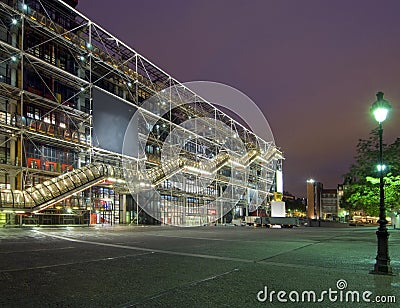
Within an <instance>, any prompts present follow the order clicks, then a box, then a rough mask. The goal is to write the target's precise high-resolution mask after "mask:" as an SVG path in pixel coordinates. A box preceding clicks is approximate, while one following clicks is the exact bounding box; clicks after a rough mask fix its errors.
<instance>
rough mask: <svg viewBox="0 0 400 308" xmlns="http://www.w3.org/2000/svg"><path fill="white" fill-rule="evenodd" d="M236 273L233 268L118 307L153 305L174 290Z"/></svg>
mask: <svg viewBox="0 0 400 308" xmlns="http://www.w3.org/2000/svg"><path fill="white" fill-rule="evenodd" d="M238 271H239V269H238V268H234V269H233V270H230V271H227V272H224V273H221V274H216V275H213V276H210V277H206V278H203V279H200V280H197V281H192V282H189V283H187V284H183V285H180V286H176V287H173V288H169V289H164V290H162V291H160V292H158V293H156V294H154V295H151V296H148V297H147V298H144V299H142V300H141V301H140V302H134V303H133V302H128V303H125V304H122V305H121V306H120V307H136V306H137V305H143V304H146V303H149V302H153V303H154V301H155V300H157V299H158V298H160V297H162V296H164V295H166V294H168V293H171V292H173V291H175V290H178V289H184V288H188V287H193V286H196V285H198V284H201V283H203V282H207V281H211V280H215V279H218V278H220V277H223V276H227V275H229V274H232V273H234V272H238Z"/></svg>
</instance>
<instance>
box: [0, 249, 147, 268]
mask: <svg viewBox="0 0 400 308" xmlns="http://www.w3.org/2000/svg"><path fill="white" fill-rule="evenodd" d="M148 254H151V253H150V252H148V253H141V254H134V255H132V254H130V255H123V256H117V257H105V258H100V259H90V260H85V261H79V262H67V263H58V264H50V265H42V266H35V267H25V268H11V269H4V270H0V273H9V272H19V271H26V270H36V269H45V268H52V267H59V266H68V265H75V264H84V263H91V262H99V261H109V260H115V259H123V258H129V257H138V256H144V255H148Z"/></svg>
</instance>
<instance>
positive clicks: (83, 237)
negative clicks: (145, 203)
mask: <svg viewBox="0 0 400 308" xmlns="http://www.w3.org/2000/svg"><path fill="white" fill-rule="evenodd" d="M375 230H376V228H371V227H357V228H340V229H339V228H336V229H334V228H306V227H302V228H295V229H266V228H253V227H233V226H215V227H201V228H172V227H164V226H161V227H160V226H144V227H141V226H135V227H132V226H117V227H107V226H98V227H90V228H89V227H73V228H72V227H66V228H2V229H0V288H1V296H0V306H1V307H268V306H274V307H275V306H279V307H310V306H312V307H378V306H379V307H398V305H399V304H398V303H385V304H381V303H379V304H378V303H377V302H378V301H385V302H389V301H392V302H393V301H394V300H396V301H397V302H398V301H400V275H399V274H400V237H399V236H400V233H399V231H398V230H390V233H391V235H390V256H391V259H392V262H391V264H392V266H393V271H394V273H396V275H394V276H379V275H372V274H369V271H370V270H371V269H372V268H373V264H374V261H375V260H374V258H375V256H376V235H375ZM314 294H315V298H313V296H314ZM314 301H315V302H314Z"/></svg>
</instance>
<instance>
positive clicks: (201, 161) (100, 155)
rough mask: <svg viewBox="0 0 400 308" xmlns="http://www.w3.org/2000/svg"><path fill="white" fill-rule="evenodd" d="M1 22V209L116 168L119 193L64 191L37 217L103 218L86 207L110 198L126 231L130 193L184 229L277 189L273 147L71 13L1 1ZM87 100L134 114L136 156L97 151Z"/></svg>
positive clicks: (107, 185) (101, 186)
mask: <svg viewBox="0 0 400 308" xmlns="http://www.w3.org/2000/svg"><path fill="white" fill-rule="evenodd" d="M0 16H1V21H0V183H1V185H2V188H3V190H2V191H1V197H0V202H1V204H0V209H3V211H4V210H6V211H7V210H8V211H16V210H18V211H22V212H23V211H24V210H26V209H28V208H29V209H31V210H32V209H33V208H35V206H37V204H36V203H35V202H33V199H32V196H31V194H30V192H32V191H38V194H39V195H40V196H44V197H43V198H45V199H46V200H47V199H48V197H46V195H47V194H48V191H45V190H46V188H44V187H43V185H42V183H43V182H44V181H49V179H51V178H54V177H58V176H60V174H62V173H65V172H74V171H72V170H74V169H80V168H82V167H83V166H85V165H89V164H92V163H102V164H106V165H110V166H114V167H115V168H119V169H118V170H121V168H122V167H124V168H125V170H126V174H125V178H124V177H121V176H120V178H119V180H120V181H119V182H118V183H119V185H116V184H115V181H111V182H110V181H107V180H106V179H103V181H102V182H98V181H97V182H95V183H93V186H90V187H86V186H85V187H82V191H81V189H79V188H80V187H76V183H75V184H74V183H72V184H66V185H70V186H71V187H70V188H71V189H69V190H68V191H71V195H67V196H63V198H62V200H63V201H59V200H56V201H57V202H56V203H51V202H47V203H46V206H40V207H39V209H40V210H43V209H46V207H48V209H47V210H51V209H54V208H56V207H57V208H59V207H60V206H61V207H63V208H65V207H72V205H74V206H75V207H76V208H80V209H82V208H91V209H93V210H95V209H96V208H97V209H102V210H104V208H101V207H102V205H100V208H99V206H97V207H96V205H95V203H96V200H101V199H102V198H104V199H107V200H108V199H109V197H112V199H113V211H117V212H118V215H115V216H114V217H118V216H119V218H118V221H119V222H127V220H129V218H128V219H127V218H126V217H127V216H126V212H129V206H128V209H127V206H126V204H125V202H126V197H123V195H124V194H126V193H127V192H128V191H129V192H130V193H131V194H132V195H133V196H136V201H137V202H138V203H139V204H138V205H139V206H140V207H142V208H144V209H145V210H146V211H149V212H152V214H153V216H154V217H155V218H156V219H157V220H158V221H161V222H163V223H172V224H178V225H181V224H184V225H190V224H198V223H207V222H211V221H214V220H215V219H217V218H219V217H222V215H223V214H224V213H226V211H228V209H231V208H232V207H234V206H235V205H239V206H243V207H246V206H247V208H248V206H249V204H250V205H251V206H254V207H257V206H260V205H263V204H265V202H266V201H267V196H269V195H270V194H271V193H272V192H273V191H275V172H276V170H281V161H282V159H283V157H282V153H281V152H280V151H279V150H278V149H277V147H276V146H275V144H274V142H273V141H271V140H267V141H266V140H262V139H261V138H259V137H258V136H256V135H255V134H254V133H252V132H251V131H249V130H248V129H246V128H245V127H244V126H242V125H241V124H239V123H238V122H237V121H235V120H234V119H232V118H231V117H229V116H228V115H227V114H225V113H224V112H222V111H221V110H219V109H218V108H216V107H215V106H214V105H212V104H210V103H209V102H207V101H205V100H204V99H202V98H201V97H200V96H198V95H197V94H196V93H194V92H193V91H191V90H190V89H188V88H187V87H185V86H184V85H182V84H181V83H179V82H178V81H177V80H175V79H174V78H172V77H171V76H170V75H168V74H167V73H165V72H164V71H163V70H161V69H159V68H158V67H157V66H155V65H154V64H152V63H151V62H150V61H148V60H147V59H146V58H144V57H143V56H141V55H139V54H138V53H137V52H136V51H134V50H133V49H132V48H130V47H129V46H127V45H126V44H125V43H123V42H122V41H120V40H119V39H118V38H116V37H115V36H113V35H111V34H110V33H108V32H107V31H106V30H104V29H102V28H101V27H100V26H98V25H97V24H95V23H94V22H92V21H91V20H89V19H88V18H86V17H85V16H84V15H82V14H81V13H79V12H78V11H76V10H75V9H73V8H72V7H70V6H68V5H66V4H65V3H63V2H62V1H49V0H23V1H19V0H1V1H0ZM95 91H100V92H103V93H106V94H107V95H109V96H110V97H113V98H114V99H117V100H119V101H121V102H123V103H125V104H127V105H130V106H132V107H134V108H136V109H137V110H138V111H137V113H138V118H139V120H138V121H139V122H138V145H137V147H138V148H139V150H138V152H137V154H135V155H130V153H125V152H124V153H116V152H112V151H109V150H106V149H104V148H102V147H101V146H99V144H98V143H97V138H96V136H95V135H94V131H93V110H95V109H96V101H95V100H94V92H95ZM191 120H192V121H191ZM193 121H194V122H193ZM188 123H189V124H188ZM221 123H222V125H221ZM194 128H195V132H193V131H194V130H193V129H194ZM235 140H237V141H238V142H239V143H240V144H241V145H242V146H236V145H235V142H236V141H235ZM228 141H229V142H228ZM228 143H229V146H228ZM166 144H168V146H167V145H166ZM166 153H169V155H167V154H166ZM105 168H106V167H105ZM119 174H120V173H119ZM233 174H235V175H237V177H236V178H235V177H234V176H233ZM62 176H63V175H61V177H62ZM125 179H127V181H126V182H125V181H124V180H125ZM53 181H54V180H53ZM229 185H230V186H231V187H233V188H232V189H231V190H229V188H228V187H229ZM149 187H151V188H152V189H149ZM72 188H74V189H72ZM239 188H240V189H239ZM77 191H79V193H77ZM149 191H151V193H149ZM224 192H225V193H224ZM72 194H73V195H72ZM14 196H18V198H19V199H18V200H19V201H18V202H16V200H15V197H14ZM24 196H25V197H24ZM21 198H22V199H24V198H26V200H25V199H24V200H22V199H21ZM71 200H72V201H71ZM74 200H75V201H74ZM122 200H123V201H122ZM32 202H33V203H32ZM120 203H121V204H120ZM25 204H29V206H25ZM199 208H201V211H200V210H199ZM36 209H38V208H36ZM133 210H134V208H133Z"/></svg>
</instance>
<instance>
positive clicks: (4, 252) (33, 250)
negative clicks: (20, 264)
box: [0, 246, 76, 254]
mask: <svg viewBox="0 0 400 308" xmlns="http://www.w3.org/2000/svg"><path fill="white" fill-rule="evenodd" d="M73 248H76V247H74V246H67V247H59V248H42V249H32V250H13V251H0V254H9V253H21V252H22V253H26V252H40V251H48V250H63V249H73Z"/></svg>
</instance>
